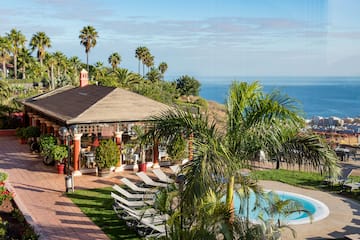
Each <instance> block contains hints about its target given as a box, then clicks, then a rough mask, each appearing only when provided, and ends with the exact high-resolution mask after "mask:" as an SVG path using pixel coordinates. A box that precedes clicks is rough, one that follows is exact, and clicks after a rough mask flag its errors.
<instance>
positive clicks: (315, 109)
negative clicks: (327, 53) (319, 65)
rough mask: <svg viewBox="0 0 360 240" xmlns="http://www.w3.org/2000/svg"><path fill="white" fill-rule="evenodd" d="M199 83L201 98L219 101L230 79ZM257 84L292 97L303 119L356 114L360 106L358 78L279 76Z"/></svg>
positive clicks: (224, 95) (221, 99) (357, 114)
mask: <svg viewBox="0 0 360 240" xmlns="http://www.w3.org/2000/svg"><path fill="white" fill-rule="evenodd" d="M274 78H275V77H273V78H271V79H272V80H274ZM228 79H229V78H228ZM239 79H240V78H239ZM286 80H288V81H287V82H286ZM239 81H240V80H239ZM200 82H201V90H200V96H201V97H202V98H204V99H206V100H208V101H215V102H217V103H219V104H223V103H225V100H226V95H227V91H228V88H229V86H230V84H231V81H230V80H224V79H223V78H222V77H212V78H209V79H208V80H204V78H203V79H200ZM260 83H261V84H262V85H263V90H264V92H271V91H273V90H278V91H280V93H281V94H284V95H288V96H290V97H291V98H293V99H294V100H296V101H297V107H298V108H299V109H300V110H302V111H303V116H304V118H305V119H312V118H313V117H316V116H323V117H332V116H336V117H339V118H346V117H352V118H355V117H358V116H360V109H358V108H357V106H358V103H359V101H360V95H359V94H358V93H359V92H360V77H330V80H329V78H328V77H321V78H319V77H289V78H287V77H281V79H280V80H279V81H278V82H271V81H270V80H269V79H268V80H266V81H265V80H264V81H260Z"/></svg>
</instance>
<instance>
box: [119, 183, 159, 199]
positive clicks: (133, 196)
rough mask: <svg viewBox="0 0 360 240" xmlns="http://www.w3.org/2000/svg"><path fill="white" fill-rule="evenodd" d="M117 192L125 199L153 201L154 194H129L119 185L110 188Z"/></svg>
mask: <svg viewBox="0 0 360 240" xmlns="http://www.w3.org/2000/svg"><path fill="white" fill-rule="evenodd" d="M112 188H113V189H114V190H116V191H117V192H119V193H121V194H122V195H123V196H125V197H126V198H127V199H154V198H155V194H141V193H129V192H128V191H126V190H125V189H123V188H122V187H120V186H119V185H116V184H114V186H113V187H112Z"/></svg>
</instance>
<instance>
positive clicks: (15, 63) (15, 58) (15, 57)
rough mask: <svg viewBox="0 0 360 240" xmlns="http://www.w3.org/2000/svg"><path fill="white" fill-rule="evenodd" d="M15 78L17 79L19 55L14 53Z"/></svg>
mask: <svg viewBox="0 0 360 240" xmlns="http://www.w3.org/2000/svg"><path fill="white" fill-rule="evenodd" d="M14 78H15V79H17V56H16V54H15V55H14Z"/></svg>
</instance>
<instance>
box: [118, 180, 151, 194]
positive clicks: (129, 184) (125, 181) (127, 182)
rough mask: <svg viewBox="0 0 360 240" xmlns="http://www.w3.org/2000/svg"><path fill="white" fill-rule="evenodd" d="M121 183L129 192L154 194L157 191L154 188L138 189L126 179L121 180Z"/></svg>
mask: <svg viewBox="0 0 360 240" xmlns="http://www.w3.org/2000/svg"><path fill="white" fill-rule="evenodd" d="M121 181H122V182H123V183H124V184H125V185H126V186H128V187H129V188H130V189H131V190H133V191H135V192H142V193H155V192H157V191H158V189H155V188H143V187H138V186H137V185H136V184H135V183H133V182H132V181H130V180H129V179H127V178H122V179H121Z"/></svg>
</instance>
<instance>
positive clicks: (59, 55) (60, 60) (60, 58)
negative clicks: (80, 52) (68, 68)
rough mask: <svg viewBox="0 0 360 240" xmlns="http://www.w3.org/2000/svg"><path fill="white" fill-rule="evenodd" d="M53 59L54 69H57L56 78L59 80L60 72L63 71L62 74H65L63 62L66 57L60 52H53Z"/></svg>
mask: <svg viewBox="0 0 360 240" xmlns="http://www.w3.org/2000/svg"><path fill="white" fill-rule="evenodd" d="M53 57H54V58H55V61H56V68H57V76H56V77H57V78H60V76H61V75H62V74H61V71H63V73H64V74H65V72H64V65H65V61H66V60H67V59H66V56H65V55H64V54H63V53H62V52H60V51H56V52H54V53H53Z"/></svg>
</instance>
